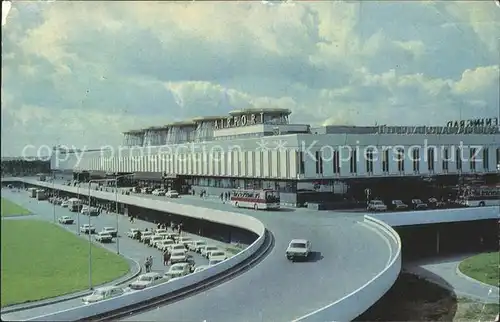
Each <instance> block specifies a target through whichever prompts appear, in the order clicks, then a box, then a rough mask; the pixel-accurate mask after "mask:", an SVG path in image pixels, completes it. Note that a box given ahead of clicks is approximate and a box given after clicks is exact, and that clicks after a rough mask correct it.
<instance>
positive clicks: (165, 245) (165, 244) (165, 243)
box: [156, 239, 175, 251]
mask: <svg viewBox="0 0 500 322" xmlns="http://www.w3.org/2000/svg"><path fill="white" fill-rule="evenodd" d="M174 244H175V242H174V241H173V240H170V239H163V240H160V241H159V242H157V243H156V248H158V249H159V250H161V251H164V250H166V249H168V247H169V246H172V245H174Z"/></svg>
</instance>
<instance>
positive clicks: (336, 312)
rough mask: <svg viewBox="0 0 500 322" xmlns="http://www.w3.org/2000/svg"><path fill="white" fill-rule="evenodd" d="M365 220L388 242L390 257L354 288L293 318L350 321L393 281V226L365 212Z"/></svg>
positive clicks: (396, 249) (397, 267) (396, 268)
mask: <svg viewBox="0 0 500 322" xmlns="http://www.w3.org/2000/svg"><path fill="white" fill-rule="evenodd" d="M365 222H366V223H367V224H369V225H371V226H373V227H375V228H376V229H377V230H379V231H380V232H381V233H382V234H383V235H384V236H385V237H386V238H387V240H388V243H389V244H390V248H391V258H389V261H388V265H387V267H386V268H385V269H384V270H383V271H381V272H380V273H378V274H377V275H376V276H375V277H373V278H372V279H371V280H370V281H368V282H367V283H366V284H364V285H363V286H361V287H360V288H358V289H357V290H355V291H354V292H352V293H350V294H348V295H346V296H344V297H343V298H341V299H339V300H337V301H335V302H333V303H331V304H329V305H327V306H325V307H322V308H320V309H318V310H316V311H314V312H311V313H309V314H307V315H305V316H303V317H300V318H298V319H296V320H295V321H294V322H298V321H301V322H313V321H317V322H324V321H342V322H343V321H351V320H353V319H355V318H356V317H357V316H359V315H361V314H363V313H364V312H365V311H366V310H367V309H368V308H369V307H371V306H372V305H373V304H374V303H375V302H377V301H378V300H379V299H380V298H381V297H382V296H383V295H384V294H385V293H386V292H387V291H388V290H389V289H390V288H391V287H392V285H394V282H395V281H396V279H397V278H398V276H399V273H400V271H401V239H400V238H399V235H398V234H397V232H396V231H394V229H392V228H391V227H390V226H388V225H387V224H385V223H383V222H382V221H380V220H377V219H375V218H372V217H370V216H365ZM367 260H369V259H367ZM332 287H335V286H334V285H332Z"/></svg>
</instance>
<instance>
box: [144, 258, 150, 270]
mask: <svg viewBox="0 0 500 322" xmlns="http://www.w3.org/2000/svg"><path fill="white" fill-rule="evenodd" d="M144 268H145V269H146V273H149V272H150V269H151V263H150V261H149V256H148V257H146V260H145V261H144Z"/></svg>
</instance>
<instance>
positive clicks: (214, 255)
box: [208, 250, 227, 260]
mask: <svg viewBox="0 0 500 322" xmlns="http://www.w3.org/2000/svg"><path fill="white" fill-rule="evenodd" d="M208 259H209V260H215V259H220V260H226V259H227V254H226V253H225V252H223V251H222V250H215V251H213V252H210V254H209V255H208Z"/></svg>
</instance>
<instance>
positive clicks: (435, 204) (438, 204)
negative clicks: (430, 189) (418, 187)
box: [427, 197, 446, 209]
mask: <svg viewBox="0 0 500 322" xmlns="http://www.w3.org/2000/svg"><path fill="white" fill-rule="evenodd" d="M427 202H428V205H429V206H430V207H431V208H434V209H442V208H446V202H444V201H440V200H437V198H433V197H431V198H429V199H428V200H427Z"/></svg>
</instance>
